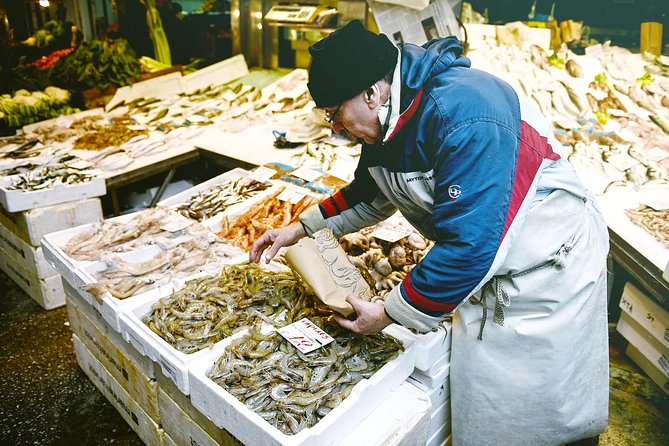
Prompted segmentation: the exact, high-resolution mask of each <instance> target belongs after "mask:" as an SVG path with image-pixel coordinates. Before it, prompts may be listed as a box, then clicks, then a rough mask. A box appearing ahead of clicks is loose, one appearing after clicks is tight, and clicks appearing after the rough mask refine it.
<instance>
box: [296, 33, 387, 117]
mask: <svg viewBox="0 0 669 446" xmlns="http://www.w3.org/2000/svg"><path fill="white" fill-rule="evenodd" d="M397 51H398V49H397V47H396V46H395V45H393V43H392V42H391V41H390V39H388V37H386V35H385V34H374V33H373V32H371V31H368V30H366V29H365V27H364V26H363V25H362V22H361V21H360V20H353V21H351V22H349V23H347V24H346V25H345V26H344V27H342V28H340V29H338V30H337V31H335V32H333V33H332V34H330V35H329V36H328V37H326V38H325V39H323V40H321V41H319V42H316V43H315V44H313V45H312V46H310V47H309V53H310V54H311V66H310V67H309V83H308V87H309V92H310V93H311V97H312V98H313V99H314V101H315V102H316V106H317V107H332V106H335V105H339V104H341V103H342V102H344V101H345V100H347V99H350V98H352V97H353V96H355V95H357V94H358V93H360V92H362V91H364V90H365V89H366V88H369V87H370V86H371V85H373V84H374V82H376V81H378V80H379V79H381V78H382V77H383V75H384V74H385V73H386V72H387V71H388V70H390V69H391V68H394V67H395V65H396V64H397Z"/></svg>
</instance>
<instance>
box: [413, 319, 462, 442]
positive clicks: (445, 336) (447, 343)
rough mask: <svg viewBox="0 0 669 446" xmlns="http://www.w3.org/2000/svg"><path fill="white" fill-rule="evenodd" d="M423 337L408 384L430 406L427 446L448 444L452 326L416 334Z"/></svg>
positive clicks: (449, 439)
mask: <svg viewBox="0 0 669 446" xmlns="http://www.w3.org/2000/svg"><path fill="white" fill-rule="evenodd" d="M418 336H419V337H420V336H423V337H425V339H424V340H422V341H421V342H420V343H419V345H420V346H421V347H422V349H421V350H419V351H418V352H417V356H416V366H415V369H414V372H413V373H412V374H411V376H410V377H409V379H408V381H409V382H410V383H411V384H413V385H414V386H416V387H417V388H419V389H420V390H422V391H423V392H424V393H425V394H426V395H427V396H428V398H429V399H430V401H431V403H432V410H431V414H430V425H429V428H428V433H427V446H446V445H450V444H451V399H450V386H449V377H450V360H451V339H452V328H451V324H450V323H447V322H445V323H444V324H442V326H440V328H439V329H438V330H437V331H434V332H431V333H427V334H425V335H418Z"/></svg>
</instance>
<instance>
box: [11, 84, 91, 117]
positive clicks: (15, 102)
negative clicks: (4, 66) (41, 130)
mask: <svg viewBox="0 0 669 446" xmlns="http://www.w3.org/2000/svg"><path fill="white" fill-rule="evenodd" d="M69 102H70V93H69V92H68V91H67V90H61V89H60V88H56V87H48V88H47V91H44V92H42V91H35V92H33V93H29V92H28V91H26V90H19V91H17V92H16V93H15V94H14V96H10V95H8V94H3V95H2V96H0V120H4V121H5V123H6V124H7V125H8V126H9V127H22V126H24V125H27V124H31V123H33V122H39V121H43V120H45V119H51V118H55V117H57V116H60V115H66V114H71V113H75V112H77V111H79V110H77V109H75V108H72V107H70V106H69Z"/></svg>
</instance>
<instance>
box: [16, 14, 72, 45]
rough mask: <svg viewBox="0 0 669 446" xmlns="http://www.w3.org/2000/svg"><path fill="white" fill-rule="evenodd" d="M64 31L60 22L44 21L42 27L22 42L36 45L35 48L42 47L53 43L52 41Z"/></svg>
mask: <svg viewBox="0 0 669 446" xmlns="http://www.w3.org/2000/svg"><path fill="white" fill-rule="evenodd" d="M64 32H65V30H64V29H63V25H61V24H60V22H57V21H56V20H49V21H48V22H46V23H44V28H40V29H38V30H37V31H36V32H35V34H34V35H33V36H31V37H28V38H27V39H26V40H24V41H23V42H22V43H24V44H26V45H30V46H36V47H37V48H44V47H47V46H49V45H51V44H52V43H54V41H55V40H56V39H57V38H58V37H60V36H62V35H63V33H64Z"/></svg>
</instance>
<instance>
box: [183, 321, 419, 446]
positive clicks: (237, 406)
mask: <svg viewBox="0 0 669 446" xmlns="http://www.w3.org/2000/svg"><path fill="white" fill-rule="evenodd" d="M384 332H385V333H386V334H389V335H391V336H394V337H396V338H397V339H399V340H401V341H402V342H403V343H404V345H405V351H403V352H400V354H399V355H398V357H397V358H395V359H394V360H392V361H391V362H389V363H387V364H386V365H384V366H383V367H381V369H379V370H378V371H377V372H376V373H375V374H374V375H372V376H371V377H370V378H369V379H363V380H361V381H360V382H359V383H357V384H356V385H355V386H354V388H353V390H352V391H351V394H350V395H349V396H348V397H347V398H346V399H345V400H344V401H342V403H341V404H339V406H337V407H335V408H334V409H332V411H330V412H329V413H328V414H327V415H326V416H325V417H323V418H322V419H321V420H320V421H319V422H318V423H317V424H316V425H315V426H313V427H311V428H309V429H303V430H302V431H301V432H299V433H298V434H296V435H286V434H284V433H282V432H281V431H279V430H278V429H276V428H275V427H274V426H272V425H271V424H269V423H268V422H267V421H265V420H264V419H263V418H262V417H261V416H260V415H258V414H257V413H255V412H253V411H251V410H250V409H248V408H247V407H246V406H245V405H244V404H243V403H242V402H241V401H239V400H238V399H237V398H235V397H234V396H232V395H231V394H229V393H228V392H226V391H225V390H224V389H223V388H222V387H220V386H219V385H218V384H216V383H215V382H214V381H212V380H211V379H209V378H208V377H207V373H208V372H209V370H210V369H211V367H212V366H213V364H214V363H215V362H216V360H217V359H218V357H219V356H220V353H219V354H214V355H209V356H207V357H203V358H201V359H199V360H198V361H197V362H195V363H193V364H192V366H191V368H190V369H189V375H190V395H191V402H192V403H193V406H195V407H196V408H197V409H199V410H200V412H202V413H203V414H204V415H205V416H206V417H207V418H209V419H210V420H211V421H213V422H214V424H216V425H217V426H218V427H220V428H223V429H226V430H228V431H229V432H230V433H231V434H232V435H233V436H235V438H237V439H239V440H240V441H241V442H242V443H244V444H263V445H277V446H278V445H286V446H294V445H318V446H321V445H334V444H337V443H339V442H340V441H342V440H343V439H344V437H345V436H346V434H347V433H348V432H349V431H350V428H352V427H354V426H356V425H357V424H358V423H359V422H360V420H362V419H363V418H365V417H366V416H368V415H369V414H370V413H371V412H372V411H373V410H374V409H375V408H376V407H377V406H378V404H379V403H380V402H381V401H382V400H383V399H385V398H386V397H387V396H388V394H389V392H391V391H392V389H393V388H395V387H396V386H398V385H399V384H401V383H402V382H403V381H405V380H406V378H407V376H409V374H410V373H411V371H412V370H413V367H414V359H415V351H414V349H413V340H411V339H409V338H407V337H406V333H405V331H403V330H398V329H397V327H393V326H390V327H387V328H386V329H385V330H384ZM342 426H345V427H346V428H345V429H342Z"/></svg>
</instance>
